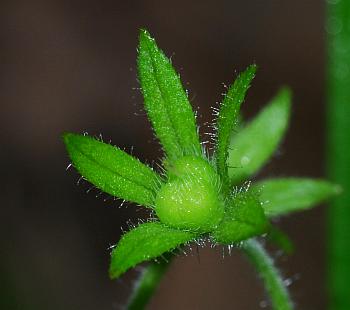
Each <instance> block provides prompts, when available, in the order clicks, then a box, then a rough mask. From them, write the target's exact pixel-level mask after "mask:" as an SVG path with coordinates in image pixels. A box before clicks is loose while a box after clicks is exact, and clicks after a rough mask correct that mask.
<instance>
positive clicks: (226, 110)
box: [215, 65, 256, 185]
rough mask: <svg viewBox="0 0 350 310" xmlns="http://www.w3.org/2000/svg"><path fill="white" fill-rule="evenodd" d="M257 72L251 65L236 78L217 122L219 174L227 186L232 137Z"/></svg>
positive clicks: (223, 103) (217, 163)
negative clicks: (229, 150) (242, 105)
mask: <svg viewBox="0 0 350 310" xmlns="http://www.w3.org/2000/svg"><path fill="white" fill-rule="evenodd" d="M255 72H256V65H251V66H249V67H248V68H247V69H246V70H245V71H244V72H242V73H241V74H240V75H239V76H238V77H237V78H236V80H235V82H234V83H233V84H232V85H231V86H230V88H229V90H228V92H227V94H226V95H225V97H224V100H223V101H222V104H221V107H220V111H219V114H218V118H217V122H216V127H217V136H216V148H215V159H216V165H217V170H218V172H219V174H220V175H221V177H222V178H223V180H224V183H227V185H228V182H227V181H228V175H227V165H226V161H227V157H228V147H229V144H230V137H231V135H232V132H233V131H234V129H235V128H236V127H237V125H238V117H239V110H240V107H241V104H242V102H243V100H244V98H245V95H246V92H247V90H248V88H249V86H250V83H251V81H252V80H253V78H254V76H255Z"/></svg>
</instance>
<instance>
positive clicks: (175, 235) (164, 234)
mask: <svg viewBox="0 0 350 310" xmlns="http://www.w3.org/2000/svg"><path fill="white" fill-rule="evenodd" d="M195 237H196V235H195V234H193V233H191V232H188V231H183V230H177V229H173V228H170V227H167V226H165V225H163V224H161V223H159V222H153V223H145V224H141V225H139V226H138V227H136V228H134V229H132V230H131V231H129V232H127V233H126V234H124V235H123V236H122V238H121V239H120V241H119V242H118V244H117V246H116V247H115V248H114V249H113V251H112V253H111V264H110V269H109V275H110V277H111V278H112V279H114V278H118V277H120V276H121V275H122V274H123V273H124V272H126V271H127V270H128V269H130V268H132V267H135V266H136V265H137V264H139V263H142V262H143V261H148V260H151V259H154V258H157V257H158V256H160V255H162V254H163V253H165V252H169V251H172V250H174V249H176V248H177V247H178V246H180V245H182V244H184V243H187V242H189V241H191V240H192V239H194V238H195Z"/></svg>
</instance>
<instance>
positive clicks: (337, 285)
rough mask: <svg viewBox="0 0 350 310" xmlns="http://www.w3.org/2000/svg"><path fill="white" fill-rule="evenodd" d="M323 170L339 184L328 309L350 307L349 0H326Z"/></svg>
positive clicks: (331, 231)
mask: <svg viewBox="0 0 350 310" xmlns="http://www.w3.org/2000/svg"><path fill="white" fill-rule="evenodd" d="M327 2H328V4H327V27H326V29H327V39H328V40H327V47H328V67H327V69H328V70H327V84H328V85H327V86H328V94H327V95H328V100H327V101H328V104H327V112H326V116H327V140H328V141H327V142H328V143H327V170H328V176H329V178H330V179H331V181H333V182H335V183H338V184H339V185H340V186H342V187H343V193H342V194H341V195H340V196H339V197H337V198H336V199H334V200H332V203H331V207H330V208H328V209H327V212H328V214H327V215H328V270H327V271H328V288H329V309H332V310H333V309H336V310H343V309H344V310H347V309H350V298H349V279H350V263H349V262H350V208H349V205H350V177H349V176H350V143H349V141H350V121H349V119H350V87H349V86H350V72H349V71H350V52H349V51H350V27H349V21H350V1H348V0H342V1H339V0H328V1H327Z"/></svg>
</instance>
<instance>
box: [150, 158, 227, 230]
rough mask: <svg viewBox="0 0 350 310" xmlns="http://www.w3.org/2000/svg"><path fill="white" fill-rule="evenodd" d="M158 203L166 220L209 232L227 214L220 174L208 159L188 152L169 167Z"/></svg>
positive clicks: (162, 217) (161, 214)
mask: <svg viewBox="0 0 350 310" xmlns="http://www.w3.org/2000/svg"><path fill="white" fill-rule="evenodd" d="M155 207H156V208H155V210H156V213H157V215H158V217H159V219H160V220H161V222H163V223H164V224H167V225H169V226H172V227H175V228H179V229H188V230H194V231H198V232H202V233H204V232H209V231H211V230H213V229H215V228H216V227H217V225H218V224H219V223H220V221H221V220H222V218H223V215H224V203H223V200H222V198H221V195H220V179H219V176H218V175H217V173H216V172H215V170H214V169H213V167H212V166H211V165H210V164H209V163H208V162H207V161H206V160H205V159H203V158H200V157H193V156H185V157H183V158H181V159H179V160H178V161H176V162H175V164H174V165H173V166H171V167H168V182H167V183H166V184H165V185H163V187H162V188H161V189H160V191H159V192H158V194H157V197H156V201H155Z"/></svg>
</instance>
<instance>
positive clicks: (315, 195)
mask: <svg viewBox="0 0 350 310" xmlns="http://www.w3.org/2000/svg"><path fill="white" fill-rule="evenodd" d="M252 190H254V191H255V192H257V193H258V195H259V199H260V201H261V202H262V207H263V209H264V210H265V214H266V215H267V216H268V217H274V216H283V215H287V214H289V213H292V212H297V211H304V210H307V209H310V208H312V207H314V206H316V205H318V204H319V203H321V202H323V201H325V200H327V199H329V198H331V197H333V196H335V195H338V194H339V193H341V188H340V186H339V185H335V184H332V183H330V182H328V181H325V180H317V179H309V178H280V179H270V180H264V181H261V182H258V183H256V184H254V185H253V187H252Z"/></svg>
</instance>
